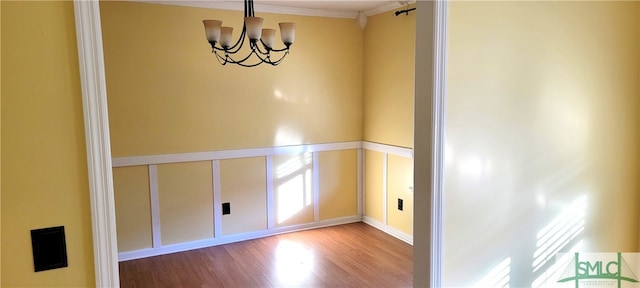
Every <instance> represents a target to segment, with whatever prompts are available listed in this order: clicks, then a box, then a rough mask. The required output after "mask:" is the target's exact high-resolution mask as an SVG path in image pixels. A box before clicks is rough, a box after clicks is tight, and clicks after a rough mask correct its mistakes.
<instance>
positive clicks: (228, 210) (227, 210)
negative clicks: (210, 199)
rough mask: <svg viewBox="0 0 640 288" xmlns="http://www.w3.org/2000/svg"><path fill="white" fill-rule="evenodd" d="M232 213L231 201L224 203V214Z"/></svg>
mask: <svg viewBox="0 0 640 288" xmlns="http://www.w3.org/2000/svg"><path fill="white" fill-rule="evenodd" d="M227 214H231V203H229V202H227V203H222V215H227Z"/></svg>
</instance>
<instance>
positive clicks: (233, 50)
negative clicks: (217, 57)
mask: <svg viewBox="0 0 640 288" xmlns="http://www.w3.org/2000/svg"><path fill="white" fill-rule="evenodd" d="M246 34H247V27H246V26H245V25H244V24H242V33H240V38H238V41H236V43H235V44H233V46H231V47H229V48H227V53H229V54H236V53H238V51H240V48H242V46H243V45H244V40H245V38H246V37H245V35H246Z"/></svg>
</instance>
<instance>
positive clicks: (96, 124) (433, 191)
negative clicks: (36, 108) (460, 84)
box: [74, 0, 447, 287]
mask: <svg viewBox="0 0 640 288" xmlns="http://www.w3.org/2000/svg"><path fill="white" fill-rule="evenodd" d="M74 7H75V20H76V37H77V41H78V58H79V64H80V78H81V83H82V102H83V111H84V126H85V138H86V149H87V163H88V172H89V190H90V194H91V223H92V228H93V229H92V230H93V253H94V265H95V277H96V286H97V287H118V286H119V285H120V280H119V271H118V247H117V239H116V222H115V205H114V195H113V175H112V167H111V146H110V145H111V141H110V139H109V115H108V112H107V89H106V78H105V70H104V54H103V50H102V28H101V22H100V6H99V1H98V0H74ZM417 8H418V9H417V11H416V12H417V15H416V25H417V27H416V34H417V37H416V45H417V46H416V48H417V49H416V97H415V98H416V99H415V106H416V107H415V115H414V117H415V118H414V127H415V128H414V129H415V132H414V134H415V136H414V137H415V140H414V142H415V143H414V159H415V160H414V163H415V164H414V165H415V166H414V173H415V176H416V177H414V179H415V185H414V191H415V192H414V193H415V194H414V197H415V199H414V205H415V208H416V209H414V286H416V287H426V286H431V287H440V286H441V267H442V254H441V253H442V223H443V213H442V204H443V198H442V196H443V186H442V180H443V174H442V173H443V170H442V165H443V156H444V153H443V152H444V151H443V150H444V137H443V136H444V112H445V110H444V107H445V106H444V99H445V89H444V88H445V86H444V84H445V79H444V76H445V73H444V72H445V70H444V69H445V67H446V65H445V60H446V55H445V52H446V32H447V26H446V24H447V2H446V1H441V0H438V1H418V3H417ZM429 40H431V41H433V42H431V43H432V44H431V45H429V43H430V42H429ZM418 49H419V50H418ZM425 77H426V79H429V80H431V81H428V80H427V81H419V80H424V79H425Z"/></svg>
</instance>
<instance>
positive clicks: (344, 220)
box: [118, 215, 362, 261]
mask: <svg viewBox="0 0 640 288" xmlns="http://www.w3.org/2000/svg"><path fill="white" fill-rule="evenodd" d="M361 221H362V216H360V215H355V216H347V217H341V218H335V219H330V220H322V221H318V222H312V223H305V224H299V225H292V226H287V227H278V228H273V229H268V230H260V231H255V232H249V233H242V234H236V235H229V236H221V237H217V238H211V239H203V240H197V241H192V242H185V243H178V244H171V245H166V246H160V247H157V248H144V249H140V250H135V251H127V252H120V253H118V261H127V260H134V259H140V258H146V257H151V256H158V255H165V254H170V253H176V252H183V251H189V250H194V249H200V248H206V247H211V246H216V245H222V244H229V243H234V242H240V241H246V240H252V239H257V238H262V237H268V236H274V235H278V234H283V233H289V232H296V231H303V230H309V229H316V228H322V227H329V226H335V225H342V224H348V223H355V222H361Z"/></svg>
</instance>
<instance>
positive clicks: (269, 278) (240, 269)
mask: <svg viewBox="0 0 640 288" xmlns="http://www.w3.org/2000/svg"><path fill="white" fill-rule="evenodd" d="M412 270H413V260H412V246H411V245H409V244H406V243H404V242H402V241H400V240H398V239H396V238H394V237H392V236H389V235H387V234H385V233H383V232H382V231H379V230H377V229H376V228H373V227H371V226H369V225H367V224H364V223H353V224H346V225H340V226H334V227H328V228H320V229H314V230H307V231H301V232H295V233H288V234H282V235H277V236H271V237H266V238H261V239H256V240H249V241H243V242H238V243H232V244H226V245H220V246H215V247H209V248H203V249H198V250H192V251H186V252H180V253H174V254H168V255H162V256H156V257H150V258H145V259H138V260H131V261H125V262H121V263H120V284H121V287H123V288H126V287H411V286H412V284H413V283H412V281H413V271H412Z"/></svg>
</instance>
